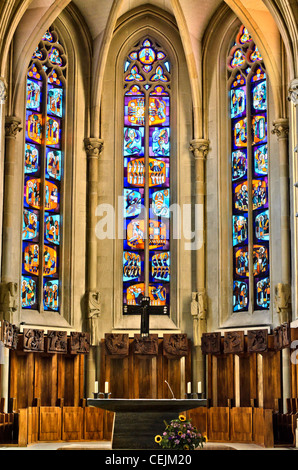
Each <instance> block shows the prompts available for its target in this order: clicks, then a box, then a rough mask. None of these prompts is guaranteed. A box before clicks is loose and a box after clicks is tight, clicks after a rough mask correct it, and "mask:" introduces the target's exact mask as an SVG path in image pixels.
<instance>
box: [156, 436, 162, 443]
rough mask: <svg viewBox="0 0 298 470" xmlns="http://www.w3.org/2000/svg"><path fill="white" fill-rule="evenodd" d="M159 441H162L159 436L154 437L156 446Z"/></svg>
mask: <svg viewBox="0 0 298 470" xmlns="http://www.w3.org/2000/svg"><path fill="white" fill-rule="evenodd" d="M161 441H162V437H161V436H160V435H159V434H158V435H157V436H155V442H157V444H159V443H160V442H161Z"/></svg>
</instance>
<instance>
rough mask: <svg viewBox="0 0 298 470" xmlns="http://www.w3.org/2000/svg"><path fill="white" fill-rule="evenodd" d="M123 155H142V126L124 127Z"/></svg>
mask: <svg viewBox="0 0 298 470" xmlns="http://www.w3.org/2000/svg"><path fill="white" fill-rule="evenodd" d="M123 150H124V156H125V157H126V156H130V155H139V156H143V155H144V128H142V127H139V128H133V127H124V144H123Z"/></svg>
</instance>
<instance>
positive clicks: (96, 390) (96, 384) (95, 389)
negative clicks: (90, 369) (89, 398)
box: [94, 382, 98, 393]
mask: <svg viewBox="0 0 298 470" xmlns="http://www.w3.org/2000/svg"><path fill="white" fill-rule="evenodd" d="M94 393H98V382H95V385H94Z"/></svg>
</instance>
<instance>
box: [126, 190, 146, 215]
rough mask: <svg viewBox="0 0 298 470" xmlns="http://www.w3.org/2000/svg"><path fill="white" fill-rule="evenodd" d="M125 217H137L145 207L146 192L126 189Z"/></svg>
mask: <svg viewBox="0 0 298 470" xmlns="http://www.w3.org/2000/svg"><path fill="white" fill-rule="evenodd" d="M123 193H124V194H123V196H124V217H136V216H138V215H140V214H141V211H142V206H144V190H143V189H142V190H138V191H136V190H133V189H124V191H123Z"/></svg>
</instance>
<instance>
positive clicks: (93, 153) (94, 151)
mask: <svg viewBox="0 0 298 470" xmlns="http://www.w3.org/2000/svg"><path fill="white" fill-rule="evenodd" d="M84 146H85V151H86V153H87V157H99V155H100V154H101V152H102V149H103V140H102V139H97V138H95V137H87V138H86V139H84Z"/></svg>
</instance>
